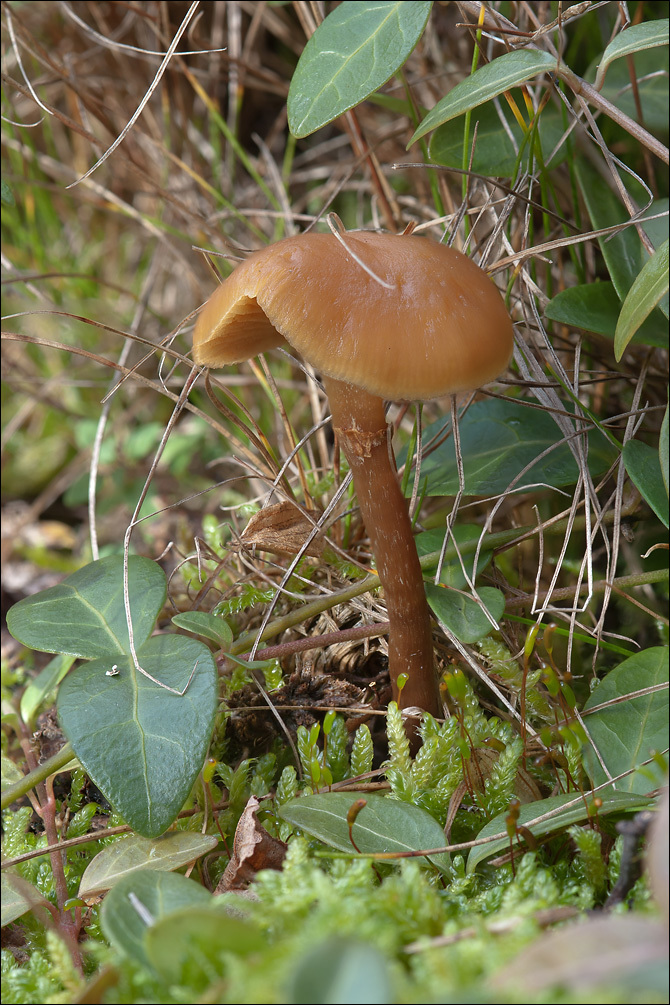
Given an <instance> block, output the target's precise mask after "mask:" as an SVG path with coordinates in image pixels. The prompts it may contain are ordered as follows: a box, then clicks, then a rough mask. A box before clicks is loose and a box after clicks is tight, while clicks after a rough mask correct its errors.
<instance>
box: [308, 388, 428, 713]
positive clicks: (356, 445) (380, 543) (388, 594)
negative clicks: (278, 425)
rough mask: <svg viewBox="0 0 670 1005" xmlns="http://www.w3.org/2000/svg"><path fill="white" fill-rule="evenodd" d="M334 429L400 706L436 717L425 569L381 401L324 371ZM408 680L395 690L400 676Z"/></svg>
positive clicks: (394, 692)
mask: <svg viewBox="0 0 670 1005" xmlns="http://www.w3.org/2000/svg"><path fill="white" fill-rule="evenodd" d="M323 384H324V387H325V389H326V393H327V394H328V400H329V402H330V408H331V413H332V417H333V427H334V429H335V433H336V435H337V438H338V440H339V443H340V446H341V448H342V450H343V451H344V454H345V456H346V458H347V460H348V462H349V467H350V469H351V472H352V476H353V480H354V488H355V489H356V496H357V498H358V505H359V507H360V511H361V516H362V517H363V521H364V523H365V527H366V530H367V533H368V536H369V538H370V542H371V544H372V551H373V553H374V557H375V562H376V564H377V572H378V574H379V579H380V581H381V584H382V586H383V588H384V596H385V598H386V606H387V609H388V616H389V623H390V627H389V641H388V649H389V672H390V675H391V685H392V687H393V697H394V699H395V700H396V701H397V702H398V704H399V705H400V707H401V708H408V707H410V706H416V707H418V708H420V709H422V710H423V711H425V712H430V713H431V715H434V716H441V715H442V706H441V702H440V698H439V692H438V688H437V680H436V676H435V671H434V668H433V639H432V630H431V621H430V611H429V608H428V603H427V601H426V593H425V590H424V585H423V574H422V571H421V566H420V565H419V558H418V555H417V551H416V545H415V543H414V535H413V534H412V525H411V523H410V519H409V514H408V512H407V502H406V500H405V497H404V496H403V494H402V491H401V489H400V484H399V482H398V475H397V472H396V468H395V463H394V460H393V456H392V453H391V446H390V437H389V427H388V424H387V422H386V415H385V413H384V402H383V401H382V400H381V398H378V397H377V396H376V395H373V394H370V393H369V392H368V391H365V390H364V389H362V388H359V387H354V386H353V385H352V384H347V383H345V382H344V381H341V380H336V379H335V378H333V377H323ZM400 674H407V677H408V680H407V683H406V684H405V685H404V687H403V688H402V690H401V691H400V692H399V690H398V677H399V676H400Z"/></svg>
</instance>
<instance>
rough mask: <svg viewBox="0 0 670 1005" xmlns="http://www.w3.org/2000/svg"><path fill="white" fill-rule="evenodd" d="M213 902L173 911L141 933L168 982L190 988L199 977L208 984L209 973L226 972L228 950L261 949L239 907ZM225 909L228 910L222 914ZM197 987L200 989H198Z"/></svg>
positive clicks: (148, 952) (260, 940) (242, 953)
mask: <svg viewBox="0 0 670 1005" xmlns="http://www.w3.org/2000/svg"><path fill="white" fill-rule="evenodd" d="M216 907H217V905H216V902H215V901H214V902H210V903H209V904H206V905H204V904H203V905H202V906H201V905H198V906H194V907H184V908H182V909H181V910H180V911H174V912H172V913H170V914H168V915H167V916H165V917H163V918H160V919H159V920H158V921H156V923H155V925H151V926H150V927H149V928H148V929H147V931H146V933H145V936H144V950H145V953H146V957H147V959H148V960H149V963H150V964H151V966H152V967H153V969H154V970H155V971H156V973H158V974H160V976H161V977H162V978H163V980H164V981H166V982H167V983H169V984H181V985H182V986H187V985H188V986H189V987H192V985H193V981H194V980H195V982H196V984H195V986H196V988H198V984H197V981H198V978H199V977H200V978H201V979H205V980H206V985H205V986H207V985H209V984H211V975H212V973H214V974H217V973H218V974H223V973H224V972H225V958H226V954H227V953H235V954H236V955H238V956H246V955H247V954H248V953H251V952H255V951H257V950H259V949H262V948H264V945H265V940H264V938H263V936H262V934H261V932H260V931H259V930H258V928H256V927H255V926H254V925H251V924H250V923H248V922H246V921H244V920H242V919H241V918H240V916H239V913H240V912H239V909H237V910H235V912H234V913H233V911H232V910H230V908H228V906H227V905H225V904H224V905H221V908H219V909H218V910H217V909H216ZM226 910H228V911H229V912H230V913H224V912H225V911H226ZM198 989H199V988H198Z"/></svg>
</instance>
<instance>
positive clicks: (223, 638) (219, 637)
mask: <svg viewBox="0 0 670 1005" xmlns="http://www.w3.org/2000/svg"><path fill="white" fill-rule="evenodd" d="M172 624H173V625H176V626H177V628H183V629H184V630H185V631H187V632H193V634H194V635H201V636H202V637H203V638H205V639H210V640H211V641H212V642H216V644H217V645H218V646H220V647H221V648H222V649H225V648H227V647H228V646H230V645H231V644H232V641H233V632H232V629H231V628H230V626H229V625H228V624H227V622H225V621H224V620H223V618H217V616H216V614H207V613H206V612H205V611H186V612H185V613H184V614H175V616H174V618H173V619H172Z"/></svg>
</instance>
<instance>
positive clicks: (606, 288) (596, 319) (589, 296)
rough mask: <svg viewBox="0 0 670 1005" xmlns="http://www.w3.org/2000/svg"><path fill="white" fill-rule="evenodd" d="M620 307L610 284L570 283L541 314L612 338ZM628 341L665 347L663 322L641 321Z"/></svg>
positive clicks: (666, 332)
mask: <svg viewBox="0 0 670 1005" xmlns="http://www.w3.org/2000/svg"><path fill="white" fill-rule="evenodd" d="M620 310H621V303H620V301H619V298H618V296H617V293H616V290H615V289H614V286H613V284H612V283H586V284H585V285H583V286H570V287H568V289H567V290H562V291H561V292H560V293H558V294H556V296H555V297H554V298H553V300H550V301H549V303H548V304H547V306H546V307H545V309H544V315H545V317H546V318H549V320H550V321H558V323H559V324H562V325H570V326H571V327H572V328H581V329H583V330H584V331H588V332H596V334H597V335H605V336H606V337H607V338H611V339H613V338H614V332H615V331H616V326H617V322H618V320H619V313H620ZM632 341H633V342H634V343H636V344H642V345H655V346H659V348H661V349H667V348H668V328H667V325H666V326H665V327H663V326H662V325H659V324H656V323H654V322H653V321H652V322H651V323H650V322H649V321H646V322H643V323H642V326H641V327H640V328H639V329H638V330H637V331H636V332H635V334H634V335H633V337H632Z"/></svg>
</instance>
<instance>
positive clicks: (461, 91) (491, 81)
mask: <svg viewBox="0 0 670 1005" xmlns="http://www.w3.org/2000/svg"><path fill="white" fill-rule="evenodd" d="M555 70H556V57H555V56H551V55H550V54H549V53H548V52H541V51H539V50H537V49H518V50H517V51H516V52H508V53H506V54H505V55H504V56H499V57H498V58H497V59H494V60H492V62H490V63H487V65H486V66H482V67H480V69H478V70H475V72H474V73H473V74H471V76H469V77H468V78H467V79H466V80H462V81H461V82H460V84H456V86H455V87H454V88H452V90H451V91H450V92H449V94H447V95H445V97H444V98H442V99H441V100H440V101H438V103H437V104H436V105H435V107H434V108H432V109H431V111H430V112H428V115H427V116H426V117H425V119H424V120H423V122H422V123H421V124H420V125H419V127H418V129H417V130H416V132H415V133H414V135H413V136H412V138H411V140H410V141H409V143H408V144H407V146H408V147H411V145H412V143H415V142H416V141H417V140H420V139H421V137H422V136H425V135H426V133H429V132H430V131H431V129H436V128H437V126H441V125H442V124H443V123H445V122H449V120H450V119H455V118H456V116H457V115H463V114H464V113H465V112H468V111H470V109H472V108H476V107H477V105H483V104H484V102H485V101H491V99H492V98H497V97H498V95H499V94H502V93H503V91H508V90H509V89H510V88H512V87H516V86H517V85H518V84H523V83H524V81H526V80H530V78H531V77H535V76H536V75H537V74H538V73H554V72H555Z"/></svg>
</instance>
